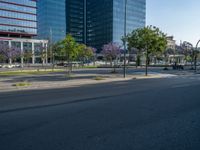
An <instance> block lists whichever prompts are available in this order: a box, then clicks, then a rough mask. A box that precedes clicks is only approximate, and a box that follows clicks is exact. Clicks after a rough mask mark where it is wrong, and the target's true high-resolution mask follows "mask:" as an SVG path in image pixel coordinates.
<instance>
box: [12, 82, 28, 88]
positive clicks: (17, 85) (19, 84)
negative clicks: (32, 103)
mask: <svg viewBox="0 0 200 150" xmlns="http://www.w3.org/2000/svg"><path fill="white" fill-rule="evenodd" d="M12 86H16V87H27V86H31V83H29V82H19V83H16V84H13V85H12Z"/></svg>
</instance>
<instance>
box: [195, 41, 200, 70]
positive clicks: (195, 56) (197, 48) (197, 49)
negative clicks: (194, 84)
mask: <svg viewBox="0 0 200 150" xmlns="http://www.w3.org/2000/svg"><path fill="white" fill-rule="evenodd" d="M199 43H200V40H199V41H198V42H197V44H196V53H195V62H194V63H195V72H197V52H198V45H199Z"/></svg>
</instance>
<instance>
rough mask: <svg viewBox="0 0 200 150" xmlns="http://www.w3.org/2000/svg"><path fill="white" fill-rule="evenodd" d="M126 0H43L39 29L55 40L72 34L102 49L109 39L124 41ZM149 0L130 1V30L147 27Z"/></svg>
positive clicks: (40, 2) (128, 4)
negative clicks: (147, 0)
mask: <svg viewBox="0 0 200 150" xmlns="http://www.w3.org/2000/svg"><path fill="white" fill-rule="evenodd" d="M124 14H125V0H99V1H94V0H60V1H57V0H40V1H38V26H39V29H38V32H39V36H40V37H41V38H47V39H48V38H49V37H50V33H51V32H50V30H52V37H53V40H54V41H58V40H60V39H63V38H64V37H65V35H66V34H67V33H70V34H72V35H73V36H74V37H75V39H76V40H77V42H80V43H85V44H87V45H88V46H92V47H95V48H97V49H99V50H100V49H101V47H102V45H104V44H106V43H109V42H118V43H121V38H122V36H123V35H124V20H125V19H124ZM145 16H146V0H127V20H126V22H127V26H126V29H127V33H129V32H131V31H132V30H134V29H136V28H140V27H144V26H145V20H146V18H145Z"/></svg>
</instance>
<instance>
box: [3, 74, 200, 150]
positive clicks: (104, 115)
mask: <svg viewBox="0 0 200 150" xmlns="http://www.w3.org/2000/svg"><path fill="white" fill-rule="evenodd" d="M199 149H200V77H199V76H187V77H176V78H175V77H173V78H167V79H148V80H132V81H124V82H113V83H109V84H99V85H90V86H82V87H74V88H70V89H55V90H40V91H26V92H12V93H0V150H199Z"/></svg>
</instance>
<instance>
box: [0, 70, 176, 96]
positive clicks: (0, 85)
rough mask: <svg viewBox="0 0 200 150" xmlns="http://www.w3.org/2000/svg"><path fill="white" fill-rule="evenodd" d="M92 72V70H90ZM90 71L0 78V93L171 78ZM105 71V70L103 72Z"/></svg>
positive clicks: (141, 73) (164, 75)
mask: <svg viewBox="0 0 200 150" xmlns="http://www.w3.org/2000/svg"><path fill="white" fill-rule="evenodd" d="M92 71H93V70H92ZM92 71H91V70H78V71H75V74H72V75H71V76H70V77H68V76H66V74H65V73H63V72H61V73H53V74H47V75H26V76H11V77H0V92H7V91H16V90H34V89H51V88H63V87H66V88H67V87H77V86H81V85H88V84H99V83H108V82H116V81H126V80H133V79H148V78H166V77H173V76H175V75H172V74H164V73H156V72H149V76H147V77H146V76H144V72H137V73H134V74H129V75H127V77H126V78H125V79H124V78H123V75H122V74H111V73H108V72H103V71H102V70H101V72H98V70H97V71H96V72H92ZM104 71H106V70H104ZM23 82H26V83H30V85H29V86H24V87H23V86H21V87H20V86H14V85H15V84H16V83H23Z"/></svg>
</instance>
